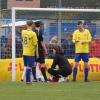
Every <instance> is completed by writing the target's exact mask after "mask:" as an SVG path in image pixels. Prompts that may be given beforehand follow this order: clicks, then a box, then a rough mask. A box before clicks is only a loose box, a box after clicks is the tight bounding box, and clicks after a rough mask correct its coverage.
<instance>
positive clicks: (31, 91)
mask: <svg viewBox="0 0 100 100" xmlns="http://www.w3.org/2000/svg"><path fill="white" fill-rule="evenodd" d="M0 100H100V81H92V82H87V83H85V82H83V81H77V82H68V83H67V82H66V83H33V84H32V86H27V85H26V84H25V83H21V82H8V81H0Z"/></svg>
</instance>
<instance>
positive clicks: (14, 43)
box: [12, 7, 100, 81]
mask: <svg viewBox="0 0 100 100" xmlns="http://www.w3.org/2000/svg"><path fill="white" fill-rule="evenodd" d="M16 11H33V12H34V11H37V12H38V11H43V12H87V13H88V12H91V13H92V12H93V13H97V12H98V13H100V9H70V8H22V7H13V8H12V81H15V80H16V70H15V69H16V55H15V54H16V48H15V45H16V42H15V36H16V34H15V33H16V32H15V21H16V20H15V19H16ZM59 20H60V19H59ZM58 24H59V25H58V26H59V27H61V23H58ZM59 27H58V29H59ZM58 35H59V37H60V39H61V30H60V29H59V30H58Z"/></svg>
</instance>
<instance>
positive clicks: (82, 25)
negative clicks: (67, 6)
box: [77, 21, 84, 31]
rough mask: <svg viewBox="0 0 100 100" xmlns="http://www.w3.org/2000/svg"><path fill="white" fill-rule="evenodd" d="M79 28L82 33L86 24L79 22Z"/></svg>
mask: <svg viewBox="0 0 100 100" xmlns="http://www.w3.org/2000/svg"><path fill="white" fill-rule="evenodd" d="M77 27H78V29H79V30H80V31H82V30H83V28H84V22H83V21H78V23H77Z"/></svg>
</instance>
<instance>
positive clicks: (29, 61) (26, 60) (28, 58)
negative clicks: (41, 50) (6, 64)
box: [23, 56, 35, 67]
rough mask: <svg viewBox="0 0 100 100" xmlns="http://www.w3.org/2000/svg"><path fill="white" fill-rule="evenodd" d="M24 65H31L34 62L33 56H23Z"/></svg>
mask: <svg viewBox="0 0 100 100" xmlns="http://www.w3.org/2000/svg"><path fill="white" fill-rule="evenodd" d="M23 60H24V66H28V67H33V66H34V63H35V56H23Z"/></svg>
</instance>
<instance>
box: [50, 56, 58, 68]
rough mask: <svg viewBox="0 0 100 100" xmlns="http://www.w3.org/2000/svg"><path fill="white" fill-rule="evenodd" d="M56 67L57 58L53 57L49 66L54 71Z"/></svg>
mask: <svg viewBox="0 0 100 100" xmlns="http://www.w3.org/2000/svg"><path fill="white" fill-rule="evenodd" d="M56 65H57V57H56V56H55V57H54V59H53V63H52V65H51V68H53V69H55V68H56Z"/></svg>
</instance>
